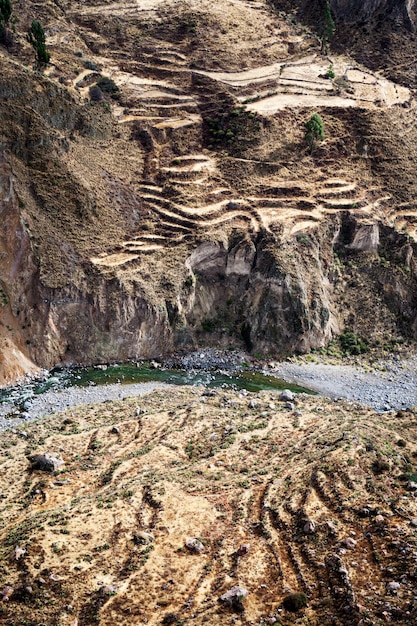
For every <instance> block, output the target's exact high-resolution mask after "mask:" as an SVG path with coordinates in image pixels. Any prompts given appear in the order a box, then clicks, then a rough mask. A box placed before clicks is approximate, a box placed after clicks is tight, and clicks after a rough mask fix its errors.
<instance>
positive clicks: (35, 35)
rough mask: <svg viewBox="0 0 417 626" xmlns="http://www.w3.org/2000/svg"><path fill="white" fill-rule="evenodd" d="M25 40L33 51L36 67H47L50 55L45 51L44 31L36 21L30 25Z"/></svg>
mask: <svg viewBox="0 0 417 626" xmlns="http://www.w3.org/2000/svg"><path fill="white" fill-rule="evenodd" d="M27 40H28V42H29V43H30V45H31V46H32V48H33V49H34V50H35V53H36V60H37V62H38V65H40V66H42V65H47V64H48V63H49V60H50V58H51V55H50V54H49V52H48V51H47V49H46V44H45V31H44V30H43V28H42V26H41V24H40V22H38V20H33V22H32V25H31V27H30V28H29V30H28V34H27Z"/></svg>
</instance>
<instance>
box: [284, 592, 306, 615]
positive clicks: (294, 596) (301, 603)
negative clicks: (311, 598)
mask: <svg viewBox="0 0 417 626" xmlns="http://www.w3.org/2000/svg"><path fill="white" fill-rule="evenodd" d="M282 605H283V607H284V609H286V610H287V611H291V612H292V613H296V612H297V611H299V610H300V609H303V608H304V607H305V606H307V596H306V595H305V594H304V593H291V594H290V595H289V596H286V597H285V598H284V600H283V602H282Z"/></svg>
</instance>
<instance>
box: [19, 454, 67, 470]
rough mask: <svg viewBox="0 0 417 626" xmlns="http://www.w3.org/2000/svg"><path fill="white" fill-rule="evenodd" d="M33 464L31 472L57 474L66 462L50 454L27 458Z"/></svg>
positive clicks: (34, 455) (33, 455)
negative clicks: (38, 471)
mask: <svg viewBox="0 0 417 626" xmlns="http://www.w3.org/2000/svg"><path fill="white" fill-rule="evenodd" d="M27 459H28V460H29V461H30V463H31V468H30V469H31V470H32V471H33V470H40V471H41V472H49V473H51V474H52V473H53V472H57V471H59V468H60V467H61V466H62V465H63V464H64V461H63V460H62V459H60V458H58V457H56V456H54V455H53V454H50V453H49V452H45V454H32V455H30V456H28V457H27Z"/></svg>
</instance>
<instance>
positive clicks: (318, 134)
mask: <svg viewBox="0 0 417 626" xmlns="http://www.w3.org/2000/svg"><path fill="white" fill-rule="evenodd" d="M305 127H306V134H305V140H306V141H307V143H308V144H309V146H310V147H311V148H312V149H313V148H314V146H315V145H316V143H317V141H323V139H324V124H323V120H322V119H321V117H320V115H319V114H318V113H313V115H312V116H311V117H310V119H309V120H308V122H306V124H305Z"/></svg>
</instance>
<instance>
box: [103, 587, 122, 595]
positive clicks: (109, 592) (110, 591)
mask: <svg viewBox="0 0 417 626" xmlns="http://www.w3.org/2000/svg"><path fill="white" fill-rule="evenodd" d="M117 591H118V589H117V587H116V585H104V586H103V587H101V589H100V594H101V595H102V596H114V595H116V593H117Z"/></svg>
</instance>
